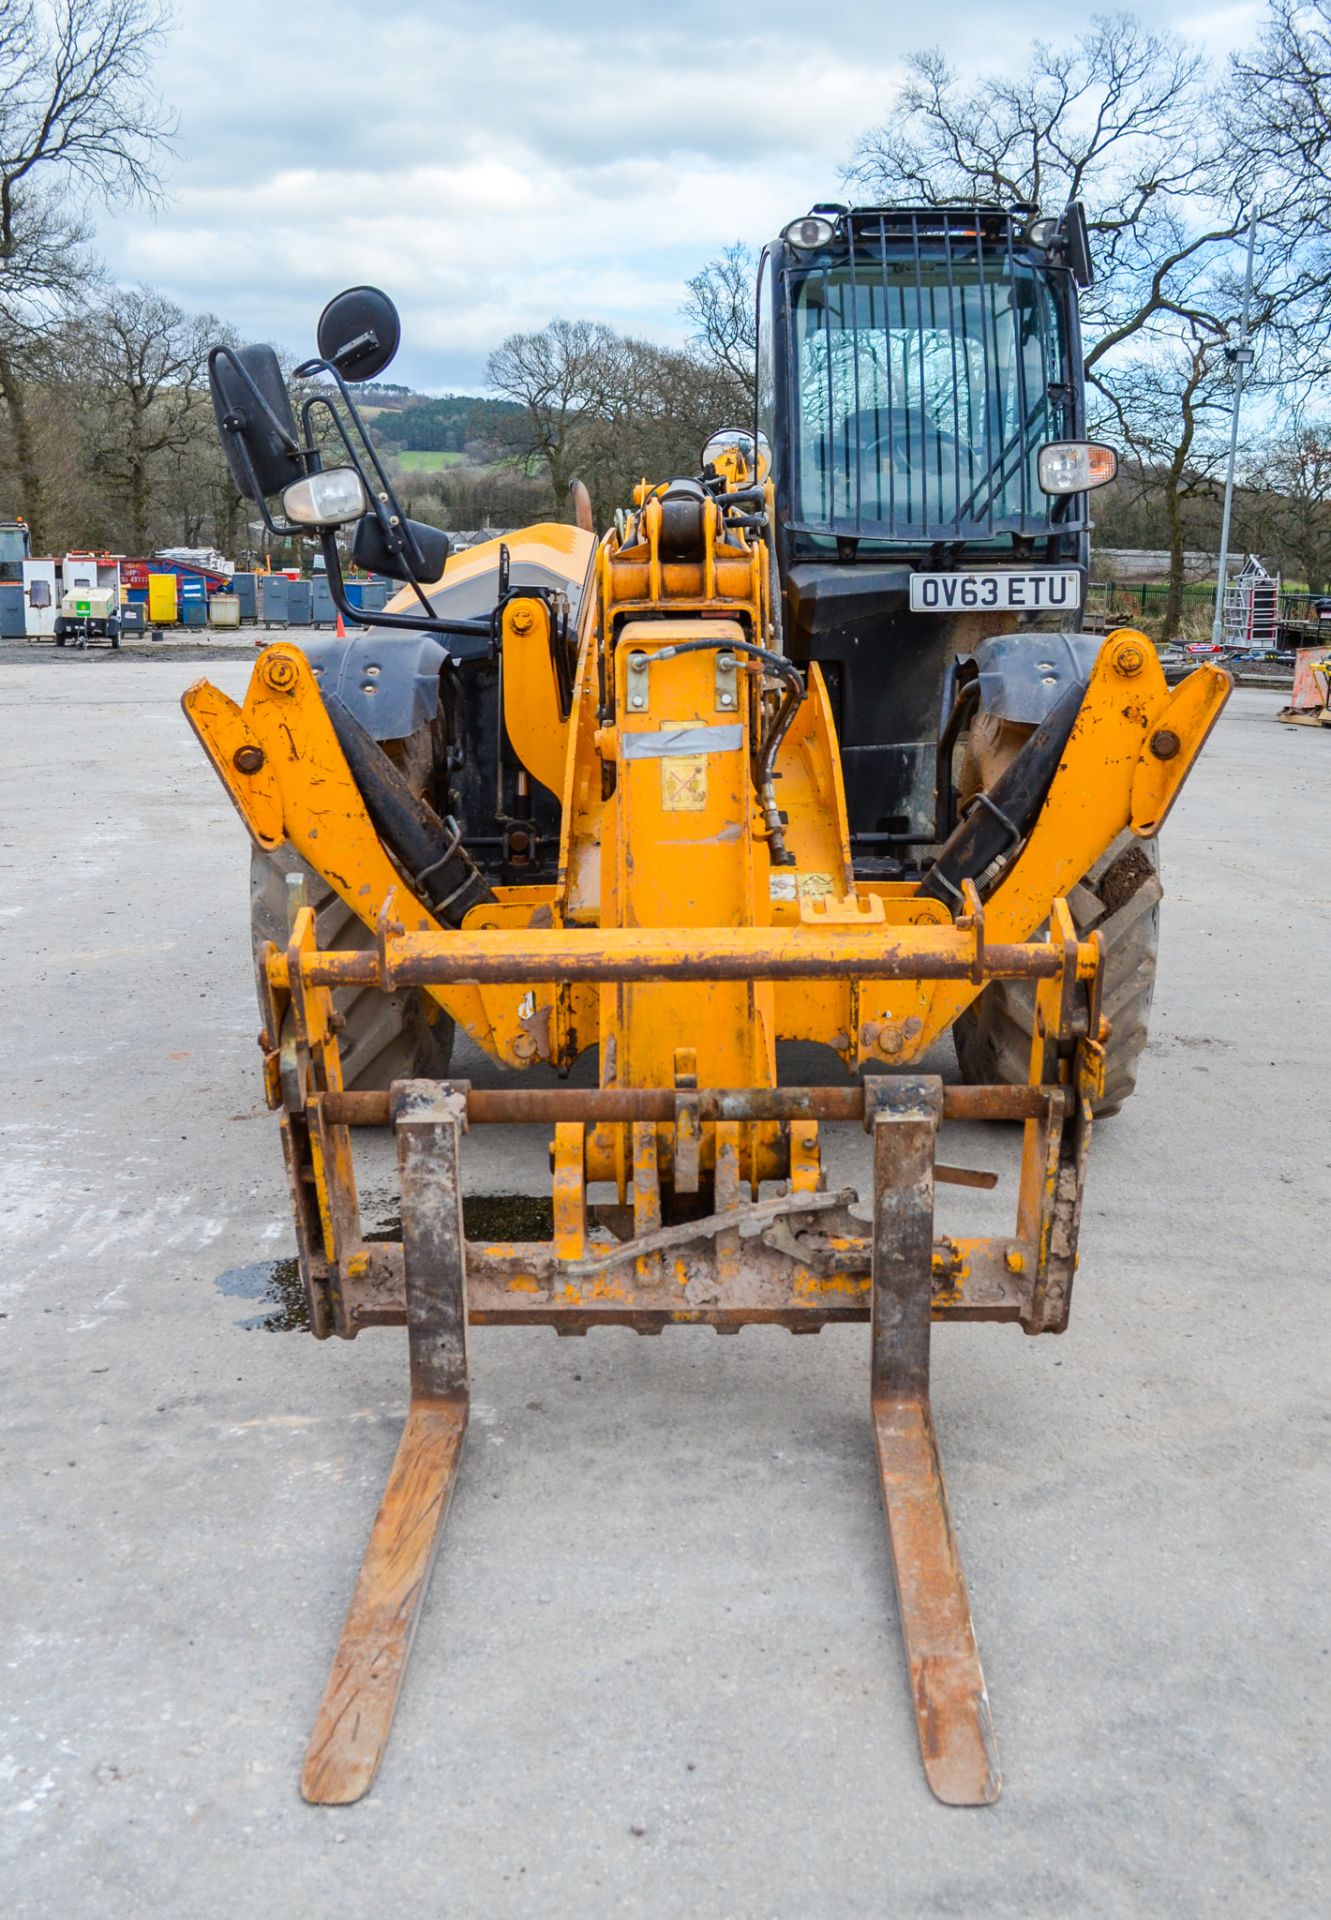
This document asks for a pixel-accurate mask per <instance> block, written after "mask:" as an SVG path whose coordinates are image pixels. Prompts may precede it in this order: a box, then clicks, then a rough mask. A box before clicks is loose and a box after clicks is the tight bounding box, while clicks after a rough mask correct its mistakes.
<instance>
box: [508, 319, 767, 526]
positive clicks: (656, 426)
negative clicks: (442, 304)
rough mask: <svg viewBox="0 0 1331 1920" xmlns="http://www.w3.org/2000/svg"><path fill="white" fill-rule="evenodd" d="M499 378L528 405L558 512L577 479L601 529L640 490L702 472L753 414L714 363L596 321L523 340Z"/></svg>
mask: <svg viewBox="0 0 1331 1920" xmlns="http://www.w3.org/2000/svg"><path fill="white" fill-rule="evenodd" d="M489 377H490V385H491V386H492V387H494V388H495V389H496V390H497V391H498V392H500V393H503V394H506V395H507V396H508V397H509V398H511V399H514V400H519V401H520V402H521V403H522V406H523V408H524V410H525V431H524V433H523V434H522V436H521V438H520V440H519V443H518V444H519V448H520V450H521V452H522V453H523V454H525V455H527V456H529V457H533V456H534V457H539V458H540V459H541V460H542V461H543V463H544V465H545V467H546V471H547V473H548V474H549V478H550V487H551V492H552V493H553V496H554V507H555V511H556V512H559V513H563V512H565V511H567V501H568V483H569V481H570V480H571V479H572V478H573V476H574V475H575V474H576V475H577V476H578V477H579V478H580V479H582V480H583V481H584V482H585V483H586V485H587V487H588V489H589V491H590V493H591V497H592V507H593V512H594V515H595V517H596V520H597V523H598V524H601V525H603V524H604V523H605V522H606V520H608V518H609V516H610V514H611V513H612V512H613V511H614V509H615V508H616V507H617V506H622V505H624V504H626V503H627V501H628V499H629V496H630V493H631V491H632V489H633V487H634V486H635V485H636V484H637V482H638V481H640V480H643V479H648V480H653V481H656V480H668V479H672V478H673V477H674V476H675V475H677V474H682V473H690V474H691V473H696V472H697V469H698V462H699V456H700V454H701V451H702V446H703V442H704V441H705V440H706V439H707V437H708V436H709V434H711V433H713V432H715V431H716V429H717V428H718V427H723V426H726V425H728V424H730V423H731V422H732V421H733V419H734V417H735V415H736V413H737V412H739V411H742V408H743V395H744V389H743V387H742V385H741V384H740V383H739V381H738V380H737V379H736V377H735V375H734V374H733V373H732V372H731V371H730V370H729V369H728V368H726V367H723V366H721V365H718V364H717V363H716V362H715V361H713V360H712V359H710V358H709V357H707V356H705V355H703V354H699V353H693V352H681V351H680V350H678V349H676V348H670V347H661V346H657V345H655V344H653V343H652V342H650V341H646V340H635V339H631V338H629V337H627V336H625V335H623V334H618V333H614V332H612V330H611V329H610V328H609V327H604V326H599V325H597V324H595V323H594V322H592V321H590V320H572V321H570V320H552V321H551V322H550V324H549V325H548V326H546V327H543V328H542V329H541V331H540V332H539V333H530V334H515V335H513V336H512V338H511V339H508V340H506V341H505V342H504V344H503V346H502V347H500V348H499V349H498V351H497V352H496V353H494V354H492V355H491V357H490V363H489Z"/></svg>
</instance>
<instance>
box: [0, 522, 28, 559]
mask: <svg viewBox="0 0 1331 1920" xmlns="http://www.w3.org/2000/svg"><path fill="white" fill-rule="evenodd" d="M27 554H28V540H27V535H26V534H25V533H24V531H23V529H22V527H0V564H6V565H10V566H12V565H13V564H14V562H15V561H17V560H25V559H26V558H27Z"/></svg>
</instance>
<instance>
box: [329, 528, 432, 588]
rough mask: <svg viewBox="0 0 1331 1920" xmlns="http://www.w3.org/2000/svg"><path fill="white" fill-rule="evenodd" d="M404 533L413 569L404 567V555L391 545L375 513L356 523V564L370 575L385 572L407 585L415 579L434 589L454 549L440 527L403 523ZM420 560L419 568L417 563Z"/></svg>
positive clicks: (353, 550)
mask: <svg viewBox="0 0 1331 1920" xmlns="http://www.w3.org/2000/svg"><path fill="white" fill-rule="evenodd" d="M401 532H402V534H403V535H404V537H405V539H406V543H407V549H408V553H409V555H410V557H411V560H412V566H411V567H410V568H409V567H407V566H405V565H404V564H403V557H402V555H401V554H398V553H395V552H394V551H393V549H392V547H390V546H389V544H388V542H387V540H386V539H385V538H384V530H383V528H382V527H381V526H380V525H379V521H378V519H377V517H376V516H375V515H374V514H372V513H367V514H366V515H365V516H364V518H363V519H360V520H358V521H357V522H356V532H355V534H354V536H353V538H352V542H351V557H352V559H353V561H354V562H355V564H356V565H357V566H358V567H364V568H365V571H366V572H367V573H382V574H384V575H385V576H386V577H387V578H388V579H389V580H405V581H407V582H408V583H410V582H411V581H413V580H415V581H417V582H419V584H420V585H421V586H424V587H432V586H433V585H434V583H435V581H436V580H441V579H442V578H443V573H444V567H445V565H446V564H447V561H448V556H449V553H450V552H451V550H452V549H451V547H450V544H449V539H448V535H447V534H446V533H443V532H441V530H440V529H439V528H438V527H427V526H424V525H423V524H422V523H421V522H420V521H419V520H404V521H403V522H402V527H401ZM413 549H414V551H412V550H413ZM418 561H419V565H417V564H416V563H417V562H418Z"/></svg>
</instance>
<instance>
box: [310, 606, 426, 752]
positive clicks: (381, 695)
mask: <svg viewBox="0 0 1331 1920" xmlns="http://www.w3.org/2000/svg"><path fill="white" fill-rule="evenodd" d="M301 652H302V653H303V654H304V655H305V658H306V659H307V660H308V661H309V663H310V666H311V668H312V669H313V672H314V677H315V679H316V680H317V681H318V683H319V691H320V692H321V693H322V694H323V695H324V696H325V698H327V697H328V696H329V695H331V696H332V697H333V698H334V699H336V700H340V701H341V703H342V705H343V707H344V708H345V709H346V710H347V712H348V713H350V714H352V715H353V716H354V718H355V719H357V720H358V721H359V722H360V724H361V726H363V727H364V729H365V731H366V732H367V733H368V734H369V735H370V737H371V738H372V739H374V740H406V739H408V738H409V737H410V735H412V734H413V733H415V731H416V729H417V728H418V727H422V726H425V725H426V724H427V722H429V721H431V720H433V719H434V717H435V715H436V714H437V713H438V711H439V673H440V669H441V668H442V666H443V664H444V662H445V661H446V660H447V659H448V658H449V650H448V648H447V647H446V646H445V645H444V643H443V641H442V640H440V639H438V638H437V637H436V636H435V635H434V634H431V633H419V634H417V633H388V632H382V633H353V634H348V635H347V636H346V637H345V638H343V636H342V635H341V634H329V635H328V637H327V638H326V639H310V640H305V641H303V642H302V643H301Z"/></svg>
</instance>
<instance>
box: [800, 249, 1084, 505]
mask: <svg viewBox="0 0 1331 1920" xmlns="http://www.w3.org/2000/svg"><path fill="white" fill-rule="evenodd" d="M789 297H790V303H791V328H792V334H793V338H794V343H795V380H796V392H795V395H794V409H793V411H794V415H795V422H794V424H795V434H794V442H795V444H794V445H793V446H792V454H793V457H794V461H795V467H796V480H797V496H798V505H797V516H796V517H797V522H798V524H799V525H800V526H802V527H804V528H806V529H809V530H814V531H817V530H822V529H825V530H827V531H828V532H845V533H853V534H867V535H869V536H870V537H873V536H874V535H877V536H878V537H881V538H888V539H898V540H906V539H917V540H918V539H930V540H933V539H947V538H952V539H966V538H970V539H985V538H991V537H993V536H995V535H998V534H1002V533H1008V532H1016V533H1038V532H1040V531H1042V530H1046V529H1047V528H1048V526H1049V524H1050V520H1049V514H1050V506H1051V502H1050V501H1049V499H1048V498H1047V496H1046V495H1045V494H1043V493H1042V492H1041V491H1040V488H1039V485H1038V483H1037V480H1036V456H1037V454H1038V452H1039V449H1040V447H1041V445H1042V444H1043V443H1044V442H1045V441H1046V440H1052V439H1058V438H1060V437H1061V436H1062V432H1063V428H1062V403H1061V395H1060V396H1058V400H1057V404H1056V400H1055V398H1054V397H1051V393H1050V389H1051V387H1053V388H1055V389H1058V388H1059V386H1060V383H1061V382H1062V381H1063V379H1064V378H1065V375H1064V372H1063V366H1064V353H1063V345H1062V338H1061V331H1060V322H1059V315H1058V310H1057V306H1056V303H1055V301H1054V299H1053V297H1052V295H1051V292H1050V289H1049V286H1048V283H1047V281H1046V280H1045V278H1044V276H1043V275H1042V274H1040V273H1039V272H1037V271H1036V270H1035V269H1033V268H1031V267H1027V266H1024V265H1023V264H1022V263H1020V262H1019V261H1017V260H1016V259H1015V258H1014V257H1013V255H1012V253H1011V250H1010V249H1001V250H1000V249H998V248H993V247H990V248H986V249H985V250H983V251H982V250H981V248H980V245H979V243H978V242H976V241H972V242H971V244H970V246H969V247H967V245H966V243H965V241H964V240H961V239H953V240H951V241H950V243H949V244H948V245H947V246H946V249H945V250H943V249H940V250H939V251H938V252H937V253H936V254H935V255H932V256H931V255H930V254H928V253H926V252H925V251H924V249H923V248H918V247H917V248H914V249H912V250H911V251H910V252H909V253H907V254H905V256H904V257H896V258H894V257H892V256H891V255H890V254H889V255H887V256H885V257H883V258H880V259H867V258H866V259H861V260H857V261H855V262H854V263H853V264H847V265H845V266H838V267H835V268H827V269H822V270H815V271H811V272H809V273H806V274H804V275H802V276H799V277H793V276H792V280H791V282H790V294H789Z"/></svg>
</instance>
